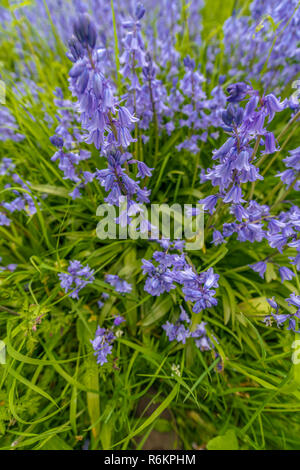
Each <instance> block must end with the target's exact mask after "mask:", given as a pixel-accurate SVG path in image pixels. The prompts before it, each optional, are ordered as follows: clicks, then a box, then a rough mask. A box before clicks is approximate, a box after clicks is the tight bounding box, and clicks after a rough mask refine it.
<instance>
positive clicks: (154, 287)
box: [142, 242, 219, 313]
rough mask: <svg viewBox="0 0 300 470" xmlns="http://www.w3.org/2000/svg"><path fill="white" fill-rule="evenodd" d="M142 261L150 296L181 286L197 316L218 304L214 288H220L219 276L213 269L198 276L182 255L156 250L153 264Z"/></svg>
mask: <svg viewBox="0 0 300 470" xmlns="http://www.w3.org/2000/svg"><path fill="white" fill-rule="evenodd" d="M179 248H181V247H179ZM177 249H178V246H177V245H176V242H175V244H174V245H173V246H172V245H171V246H170V245H169V246H168V248H167V250H168V251H170V250H177ZM142 262H143V265H142V269H143V274H147V279H146V282H145V287H144V289H145V291H146V292H148V293H149V294H151V295H153V296H159V295H161V294H163V293H164V292H170V290H172V289H175V288H176V284H179V285H180V286H182V292H183V294H184V295H185V300H186V301H191V302H193V303H194V305H193V312H194V313H199V312H201V311H202V310H204V309H206V308H211V307H213V306H215V305H217V300H216V298H215V297H214V296H215V294H216V291H215V290H214V289H215V288H216V287H218V279H219V275H218V274H215V273H214V271H213V269H212V268H210V269H208V270H207V271H206V272H203V273H201V274H198V273H197V272H196V271H195V270H194V268H193V267H191V266H190V265H189V264H188V262H187V261H186V258H185V254H184V253H183V252H182V253H180V254H177V253H176V254H175V253H172V254H171V253H169V252H167V251H165V252H162V251H155V252H154V254H153V261H150V260H145V259H143V260H142Z"/></svg>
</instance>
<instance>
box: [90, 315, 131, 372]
mask: <svg viewBox="0 0 300 470" xmlns="http://www.w3.org/2000/svg"><path fill="white" fill-rule="evenodd" d="M124 321H125V319H124V318H123V317H121V316H120V315H119V316H117V317H115V319H114V322H113V326H112V328H111V329H108V328H100V326H98V328H97V330H96V333H95V338H94V340H90V341H91V343H92V346H93V349H94V351H95V352H94V354H95V356H97V364H100V366H103V364H105V363H107V362H108V356H109V355H110V354H111V353H112V348H113V343H114V341H115V339H116V337H117V335H118V332H117V331H115V328H116V327H117V326H119V325H120V324H121V323H123V322H124Z"/></svg>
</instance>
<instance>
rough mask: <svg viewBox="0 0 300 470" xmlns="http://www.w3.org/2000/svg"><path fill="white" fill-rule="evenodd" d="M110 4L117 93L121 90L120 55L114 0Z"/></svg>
mask: <svg viewBox="0 0 300 470" xmlns="http://www.w3.org/2000/svg"><path fill="white" fill-rule="evenodd" d="M110 4H111V14H112V20H113V27H114V40H115V61H116V69H117V84H118V90H119V93H120V91H121V86H122V85H121V74H120V57H119V43H118V34H117V23H116V15H115V8H114V1H113V0H110Z"/></svg>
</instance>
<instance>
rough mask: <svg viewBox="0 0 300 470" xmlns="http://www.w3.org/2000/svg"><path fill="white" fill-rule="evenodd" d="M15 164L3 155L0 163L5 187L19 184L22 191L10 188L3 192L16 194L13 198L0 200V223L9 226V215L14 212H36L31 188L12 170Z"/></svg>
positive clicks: (29, 213) (30, 213)
mask: <svg viewBox="0 0 300 470" xmlns="http://www.w3.org/2000/svg"><path fill="white" fill-rule="evenodd" d="M14 170H15V165H14V163H13V161H12V160H11V159H10V158H6V157H4V158H3V159H2V162H1V164H0V177H3V178H5V179H6V180H7V183H5V184H4V188H5V189H8V190H9V189H10V188H11V187H15V186H17V185H19V186H20V187H21V188H22V189H23V190H24V191H21V190H17V189H11V190H10V191H7V192H6V193H5V194H6V195H7V196H10V195H14V196H16V197H15V198H14V199H11V198H10V200H8V201H1V202H0V207H1V208H2V209H4V211H5V212H2V211H0V225H6V226H9V225H10V224H11V219H10V217H8V215H9V216H11V215H12V214H13V213H14V212H24V213H25V214H27V215H29V216H31V215H34V214H35V213H36V210H37V209H36V204H38V203H35V201H34V199H33V197H32V195H31V190H30V187H29V186H28V185H30V183H29V181H26V183H25V182H24V181H23V179H22V178H21V177H20V176H19V175H18V174H17V173H15V172H14Z"/></svg>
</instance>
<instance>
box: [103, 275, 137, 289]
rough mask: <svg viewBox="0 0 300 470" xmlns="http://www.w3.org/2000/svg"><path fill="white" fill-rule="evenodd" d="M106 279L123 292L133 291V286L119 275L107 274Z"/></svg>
mask: <svg viewBox="0 0 300 470" xmlns="http://www.w3.org/2000/svg"><path fill="white" fill-rule="evenodd" d="M105 280H106V282H108V284H110V285H111V286H113V287H114V288H115V289H116V291H117V292H120V293H121V294H124V293H129V292H131V291H132V286H131V285H130V284H129V283H128V282H126V281H124V280H123V279H121V278H120V277H119V276H117V275H114V274H107V275H106V276H105Z"/></svg>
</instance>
